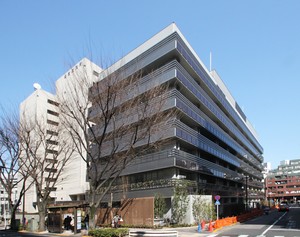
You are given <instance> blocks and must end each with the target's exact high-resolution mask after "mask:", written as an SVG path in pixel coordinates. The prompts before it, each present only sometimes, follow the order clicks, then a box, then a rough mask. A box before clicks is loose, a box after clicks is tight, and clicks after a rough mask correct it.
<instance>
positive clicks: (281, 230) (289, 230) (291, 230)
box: [272, 229, 300, 232]
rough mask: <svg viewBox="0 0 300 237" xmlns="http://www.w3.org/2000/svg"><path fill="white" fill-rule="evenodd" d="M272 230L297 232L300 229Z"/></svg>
mask: <svg viewBox="0 0 300 237" xmlns="http://www.w3.org/2000/svg"><path fill="white" fill-rule="evenodd" d="M272 230H275V231H289V232H290V231H295V232H300V230H297V229H272Z"/></svg>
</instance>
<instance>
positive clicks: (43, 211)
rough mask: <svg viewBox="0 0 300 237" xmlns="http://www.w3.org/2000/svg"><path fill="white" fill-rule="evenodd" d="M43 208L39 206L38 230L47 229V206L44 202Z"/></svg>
mask: <svg viewBox="0 0 300 237" xmlns="http://www.w3.org/2000/svg"><path fill="white" fill-rule="evenodd" d="M40 205H41V208H39V209H38V210H39V229H38V231H45V230H46V226H45V219H46V206H45V205H43V203H41V204H40Z"/></svg>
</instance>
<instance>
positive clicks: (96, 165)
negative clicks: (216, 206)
mask: <svg viewBox="0 0 300 237" xmlns="http://www.w3.org/2000/svg"><path fill="white" fill-rule="evenodd" d="M104 73H105V72H102V74H100V77H101V80H99V79H97V80H99V81H97V82H96V80H95V79H93V78H91V75H90V73H85V72H83V73H81V74H80V75H78V76H76V77H74V78H73V80H70V82H69V83H68V85H67V88H68V89H67V91H68V93H60V94H59V95H60V100H59V102H60V105H61V113H62V117H63V121H64V125H65V127H66V129H67V130H68V131H69V132H70V138H71V139H72V140H73V142H74V144H75V146H76V148H77V151H78V153H79V154H80V155H81V158H82V159H83V160H84V161H85V162H86V164H87V172H88V178H89V180H88V181H89V188H90V190H89V193H88V201H89V206H90V212H91V213H90V214H91V215H90V217H91V219H90V222H91V223H90V224H91V227H93V226H94V225H95V214H96V209H97V208H98V207H99V206H100V203H101V201H102V200H103V198H104V196H105V195H106V194H107V192H108V191H109V190H110V189H111V187H112V185H113V184H114V183H115V181H116V179H117V178H118V177H119V176H120V174H121V172H122V171H123V170H124V169H125V167H126V166H127V165H128V164H129V163H130V162H131V161H132V160H133V159H135V158H137V157H139V156H142V155H144V154H147V153H148V152H150V151H152V150H154V149H157V148H158V147H159V146H160V145H161V143H162V142H161V139H160V138H161V137H163V132H164V131H161V130H160V129H159V126H160V125H162V124H167V123H168V120H169V119H170V118H172V117H173V116H172V115H174V111H172V110H168V104H167V103H166V97H167V96H166V93H167V92H168V90H169V88H168V86H167V85H161V84H159V83H158V82H157V81H156V80H152V79H153V78H154V77H153V73H150V74H148V75H147V76H144V75H143V73H142V72H141V71H138V72H136V73H133V74H132V75H126V76H125V74H124V73H123V72H120V71H116V72H113V73H107V74H106V75H104ZM65 86H66V85H65ZM88 92H89V93H88ZM88 94H89V96H88ZM91 106H92V107H91Z"/></svg>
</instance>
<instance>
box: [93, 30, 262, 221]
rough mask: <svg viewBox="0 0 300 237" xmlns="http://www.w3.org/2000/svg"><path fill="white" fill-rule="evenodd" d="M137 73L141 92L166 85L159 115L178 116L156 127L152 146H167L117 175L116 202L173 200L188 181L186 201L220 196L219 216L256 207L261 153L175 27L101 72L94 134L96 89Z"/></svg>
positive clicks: (223, 92)
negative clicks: (190, 197) (176, 188)
mask: <svg viewBox="0 0 300 237" xmlns="http://www.w3.org/2000/svg"><path fill="white" fill-rule="evenodd" d="M137 72H141V73H142V77H141V78H140V80H141V84H142V90H144V91H143V92H145V91H148V90H151V89H153V88H154V87H155V86H156V85H161V84H167V85H169V89H168V91H165V93H164V95H163V96H164V98H165V106H164V107H163V108H162V111H160V112H161V113H163V112H166V111H169V110H175V111H177V114H176V115H174V117H173V119H172V123H171V125H170V124H168V125H166V124H164V125H159V126H160V129H157V130H156V134H154V135H153V136H154V137H155V138H154V140H155V139H160V140H161V141H165V142H164V143H163V146H161V147H159V149H157V150H153V151H151V152H149V153H148V154H147V155H143V156H141V157H139V158H137V159H135V160H133V161H132V162H131V163H130V164H129V165H128V166H127V167H126V169H125V170H124V171H123V172H122V174H121V178H120V180H126V182H127V183H126V192H124V184H121V185H119V186H118V185H116V186H115V187H114V189H113V190H114V191H113V192H114V193H113V198H114V200H113V201H116V202H117V201H119V202H121V203H122V200H125V199H131V198H148V197H153V196H154V194H155V193H161V194H162V195H163V196H164V197H166V199H169V200H171V197H172V196H173V188H174V185H175V183H177V182H180V180H186V181H190V182H189V185H190V186H189V191H190V194H208V195H212V196H216V195H219V196H220V197H221V199H220V202H221V205H220V209H221V214H223V215H230V214H234V213H236V212H238V211H241V210H242V209H243V208H245V207H246V208H248V207H249V206H254V205H256V203H259V202H260V200H262V199H263V198H264V195H263V192H262V189H263V183H262V179H263V176H262V171H263V166H262V162H263V157H262V154H263V148H262V146H261V144H260V143H259V140H258V136H257V134H256V132H255V130H254V128H253V127H252V126H251V123H250V122H249V120H248V118H247V116H246V115H245V114H244V113H243V111H242V109H241V108H240V107H239V105H238V103H237V102H236V101H235V100H234V98H233V96H232V95H231V93H230V92H229V90H228V89H227V88H226V86H225V84H224V83H223V81H222V80H221V78H220V77H219V75H218V74H217V72H216V71H215V70H213V71H209V70H208V69H207V68H206V67H205V66H204V64H203V63H202V62H201V60H200V58H199V57H198V55H197V54H196V52H195V51H194V50H193V48H192V47H191V46H190V44H189V43H188V41H187V40H186V39H185V37H184V36H183V35H182V33H181V32H180V31H179V29H178V28H177V26H176V25H175V24H171V25H170V26H168V27H166V28H165V29H163V30H162V31H161V32H159V33H158V34H156V35H154V36H153V37H152V38H150V39H149V40H147V41H146V42H145V43H143V44H142V45H140V46H139V47H137V48H136V49H134V50H133V51H131V52H130V53H129V54H128V55H126V56H125V57H123V58H122V59H121V60H119V61H118V62H116V63H115V64H113V65H112V66H111V67H109V68H107V69H106V70H104V71H103V72H102V73H100V76H99V81H98V82H97V83H95V84H94V86H93V87H92V88H91V89H90V93H89V97H90V100H91V102H92V107H91V108H90V111H89V119H90V121H92V122H94V123H95V126H94V127H93V132H95V133H96V132H97V131H99V130H101V127H100V126H101V124H97V121H98V119H99V118H101V116H102V115H101V111H100V109H99V107H98V105H97V97H98V96H99V94H98V93H99V92H98V91H99V90H98V88H99V87H101V85H102V84H101V83H105V81H107V80H109V77H110V76H111V75H112V74H113V73H119V74H120V75H121V78H119V80H126V79H128V78H130V77H131V76H132V75H133V74H134V73H137ZM121 104H122V103H121ZM134 122H135V121H134V120H132V124H133V123H134ZM108 144H109V143H108ZM140 145H141V146H142V145H143V144H142V143H141V144H140ZM92 149H97V147H93V148H92ZM109 200H110V195H108V196H107V199H106V202H109ZM104 202H105V199H104ZM103 204H105V203H103Z"/></svg>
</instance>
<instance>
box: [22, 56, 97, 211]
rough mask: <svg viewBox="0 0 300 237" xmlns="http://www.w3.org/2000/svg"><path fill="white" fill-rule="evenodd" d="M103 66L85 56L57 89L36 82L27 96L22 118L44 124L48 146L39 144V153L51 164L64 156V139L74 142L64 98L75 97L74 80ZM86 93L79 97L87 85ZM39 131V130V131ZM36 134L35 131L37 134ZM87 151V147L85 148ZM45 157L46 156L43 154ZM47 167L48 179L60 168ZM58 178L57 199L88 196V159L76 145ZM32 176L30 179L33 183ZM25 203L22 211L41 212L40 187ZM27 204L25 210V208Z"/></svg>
mask: <svg viewBox="0 0 300 237" xmlns="http://www.w3.org/2000/svg"><path fill="white" fill-rule="evenodd" d="M100 71H101V69H100V68H99V67H98V66H97V65H96V64H94V63H92V62H91V61H90V60H88V59H86V58H83V59H82V60H81V61H80V62H78V63H77V64H75V65H74V66H73V67H72V68H71V69H70V70H68V71H67V72H66V73H65V74H64V75H62V76H61V77H60V78H59V79H58V80H57V81H56V91H55V93H50V92H47V91H45V90H43V89H42V88H41V86H40V85H39V84H37V83H35V84H34V92H33V93H32V94H31V95H30V96H29V97H27V98H26V99H25V100H24V101H23V102H22V103H21V105H20V121H21V123H23V122H24V121H26V124H27V125H28V124H31V125H30V126H31V127H32V129H34V128H35V126H36V125H39V126H41V128H42V129H43V130H44V134H45V136H44V139H45V141H43V144H45V145H44V146H40V148H39V157H44V159H45V160H46V162H47V164H51V163H52V162H57V160H59V159H60V156H62V155H63V154H62V153H59V154H58V149H59V148H60V147H61V145H62V143H63V142H64V144H65V141H68V142H70V143H72V139H66V137H65V136H62V134H64V135H66V134H67V133H66V130H65V127H64V126H63V125H62V116H61V104H60V103H61V102H62V100H70V101H72V100H73V98H74V97H72V96H71V94H72V90H74V88H75V87H76V86H75V87H74V83H75V85H76V83H77V84H78V83H80V79H82V80H95V79H96V75H97V76H98V74H99V73H100ZM82 88H84V87H82ZM81 93H82V94H80V95H81V96H80V95H79V94H78V98H79V100H80V99H82V98H83V95H84V94H85V95H86V98H87V94H88V92H87V89H86V90H85V91H81ZM36 135H38V134H36ZM33 136H34V134H33ZM83 152H84V151H83ZM41 159H42V158H41ZM47 164H44V166H43V167H46V168H45V170H44V173H43V175H44V177H45V183H46V182H51V180H49V178H48V174H50V173H51V172H58V170H57V169H50V168H47V167H50V166H47ZM53 181H55V185H54V187H52V185H51V184H50V187H51V194H50V198H51V199H52V201H53V202H68V201H75V202H76V201H82V200H84V199H85V192H86V190H87V189H88V182H87V180H86V163H85V162H84V161H83V159H81V157H80V156H79V155H78V153H77V151H76V149H74V152H73V153H72V157H71V158H70V159H69V162H68V163H67V164H66V166H65V167H64V168H63V172H62V174H61V175H60V176H59V180H53ZM29 183H31V182H30V180H29V181H27V184H28V185H29ZM24 200H25V203H24V204H25V205H23V204H22V205H20V209H21V210H20V211H21V212H23V211H25V213H26V214H27V215H29V214H36V213H37V211H38V210H37V206H36V201H37V195H36V187H35V186H34V185H32V186H31V188H30V189H29V190H28V191H26V194H25V199H24ZM23 207H24V210H23Z"/></svg>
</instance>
